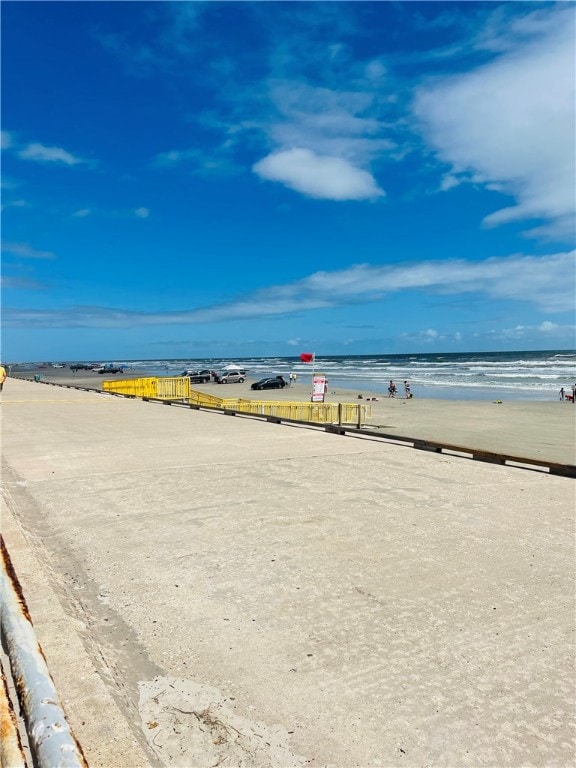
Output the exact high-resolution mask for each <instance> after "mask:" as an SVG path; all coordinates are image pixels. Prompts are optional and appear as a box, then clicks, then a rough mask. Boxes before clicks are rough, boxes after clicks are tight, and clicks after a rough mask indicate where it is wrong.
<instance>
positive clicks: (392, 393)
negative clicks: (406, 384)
mask: <svg viewBox="0 0 576 768" xmlns="http://www.w3.org/2000/svg"><path fill="white" fill-rule="evenodd" d="M388 397H396V384H394V382H393V381H392V379H390V384H389V385H388Z"/></svg>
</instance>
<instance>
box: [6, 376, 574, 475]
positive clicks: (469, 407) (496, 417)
mask: <svg viewBox="0 0 576 768" xmlns="http://www.w3.org/2000/svg"><path fill="white" fill-rule="evenodd" d="M11 375H12V376H13V377H15V378H21V379H31V380H33V379H34V375H38V376H41V377H42V381H44V382H51V383H54V384H60V385H63V386H71V387H80V388H89V389H94V390H96V391H101V390H102V382H103V381H105V380H106V379H107V378H108V379H111V380H116V381H119V380H122V379H134V378H143V377H144V376H145V372H144V371H142V370H138V371H126V372H125V373H123V374H116V375H114V376H109V377H106V376H103V375H100V374H97V373H92V372H90V371H78V372H77V373H73V372H71V371H70V369H69V368H48V369H35V370H33V369H29V370H25V371H24V370H21V371H14V372H12V374H11ZM257 378H258V377H252V376H248V377H247V380H246V381H245V382H244V383H242V384H221V385H220V384H216V383H214V382H210V383H208V384H194V385H193V388H194V389H196V390H200V391H202V392H207V393H209V394H212V395H215V396H217V397H222V398H234V397H240V398H245V399H251V400H267V401H270V400H276V401H279V400H283V401H297V402H309V401H310V394H311V387H310V383H309V381H304V380H303V377H301V376H300V377H299V378H298V380H297V382H296V384H295V385H293V386H292V387H286V388H284V389H280V390H278V389H273V390H263V391H254V390H252V389H250V384H251V383H252V382H253V381H255V380H256V379H257ZM9 392H10V381H9V380H8V382H7V384H6V385H5V388H4V395H5V397H9ZM360 396H361V397H360ZM360 400H361V401H362V402H363V403H365V404H366V406H367V407H368V410H369V412H371V416H370V417H369V418H368V420H367V427H368V428H369V429H375V430H377V431H382V432H385V433H388V434H397V435H403V436H409V437H417V438H422V439H425V440H426V439H427V440H437V441H440V442H445V443H451V444H454V445H461V446H468V447H475V448H478V449H483V450H489V451H499V452H501V453H509V454H512V455H518V456H524V457H526V458H536V459H540V458H546V459H547V460H550V461H558V462H563V463H568V464H576V445H575V443H576V436H575V433H574V427H573V424H574V416H575V415H576V406H574V405H572V404H571V403H568V402H560V401H559V400H558V399H554V400H550V399H548V400H545V401H536V400H529V401H527V400H514V399H506V398H503V397H497V396H494V395H493V394H492V396H491V397H489V398H487V399H484V400H455V399H451V400H448V399H434V398H426V397H421V396H420V393H419V392H418V390H416V392H415V396H414V397H413V398H412V399H411V400H406V399H405V398H404V397H403V396H402V393H400V395H399V396H397V397H395V398H388V397H387V396H386V395H385V394H382V393H381V392H376V391H369V390H367V389H365V390H364V391H362V392H360V391H358V390H356V389H349V388H347V387H334V386H332V384H329V386H328V393H327V397H326V401H327V402H349V403H357V402H359V401H360Z"/></svg>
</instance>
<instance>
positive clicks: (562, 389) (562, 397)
mask: <svg viewBox="0 0 576 768" xmlns="http://www.w3.org/2000/svg"><path fill="white" fill-rule="evenodd" d="M560 400H564V387H560Z"/></svg>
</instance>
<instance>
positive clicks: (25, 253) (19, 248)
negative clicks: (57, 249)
mask: <svg viewBox="0 0 576 768" xmlns="http://www.w3.org/2000/svg"><path fill="white" fill-rule="evenodd" d="M2 252H3V253H10V254H11V255H12V256H19V257H20V258H23V259H54V258H56V256H55V254H53V253H52V251H38V250H36V248H33V247H32V246H31V245H29V244H28V243H11V242H3V243H2Z"/></svg>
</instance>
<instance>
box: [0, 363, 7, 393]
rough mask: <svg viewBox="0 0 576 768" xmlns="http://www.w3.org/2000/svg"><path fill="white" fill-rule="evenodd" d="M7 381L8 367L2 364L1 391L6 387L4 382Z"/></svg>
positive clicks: (0, 366)
mask: <svg viewBox="0 0 576 768" xmlns="http://www.w3.org/2000/svg"><path fill="white" fill-rule="evenodd" d="M5 381H6V368H4V366H3V365H1V364H0V392H2V390H3V389H4V382H5Z"/></svg>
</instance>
